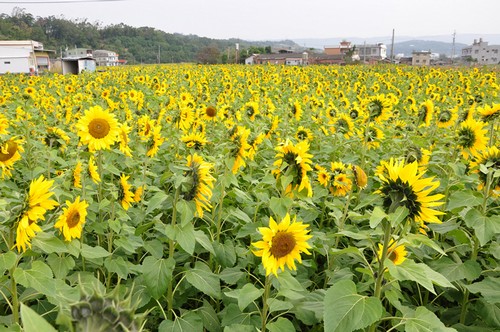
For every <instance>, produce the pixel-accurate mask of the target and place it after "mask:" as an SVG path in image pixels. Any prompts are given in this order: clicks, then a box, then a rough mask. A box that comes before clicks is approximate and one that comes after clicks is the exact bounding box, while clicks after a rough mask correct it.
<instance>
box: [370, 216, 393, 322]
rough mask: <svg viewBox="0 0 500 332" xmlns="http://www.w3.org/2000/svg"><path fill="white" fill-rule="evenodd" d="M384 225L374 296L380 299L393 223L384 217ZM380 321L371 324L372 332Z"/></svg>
mask: <svg viewBox="0 0 500 332" xmlns="http://www.w3.org/2000/svg"><path fill="white" fill-rule="evenodd" d="M382 226H383V228H384V242H383V248H382V255H381V257H380V258H379V262H378V270H377V275H376V279H375V290H374V296H375V297H376V298H378V299H380V297H381V295H382V282H383V280H384V272H385V266H384V262H385V259H386V258H387V253H388V251H389V243H390V241H391V225H390V223H389V221H388V220H385V219H384V220H383V221H382ZM378 323H379V322H375V323H373V324H372V325H371V326H370V332H374V331H375V330H376V329H377V326H378Z"/></svg>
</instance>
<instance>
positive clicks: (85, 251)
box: [81, 243, 111, 259]
mask: <svg viewBox="0 0 500 332" xmlns="http://www.w3.org/2000/svg"><path fill="white" fill-rule="evenodd" d="M81 253H82V256H83V257H85V258H88V259H96V258H104V257H108V256H111V253H110V252H109V251H107V250H106V249H104V248H103V247H100V246H97V247H91V246H89V245H87V244H85V243H82V252H81Z"/></svg>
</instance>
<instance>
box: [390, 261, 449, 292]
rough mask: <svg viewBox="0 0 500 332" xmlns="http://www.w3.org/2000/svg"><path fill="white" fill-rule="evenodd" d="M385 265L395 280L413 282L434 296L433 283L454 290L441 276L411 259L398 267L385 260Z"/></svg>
mask: <svg viewBox="0 0 500 332" xmlns="http://www.w3.org/2000/svg"><path fill="white" fill-rule="evenodd" d="M385 263H386V265H387V268H388V269H389V273H390V274H391V276H392V277H393V278H395V279H396V280H400V281H403V280H411V281H415V282H416V283H418V284H420V285H422V286H424V287H425V288H426V289H427V290H429V291H430V292H432V293H433V294H436V292H435V291H434V286H433V283H435V284H436V285H439V286H442V287H450V288H455V287H454V286H453V285H452V284H451V282H450V281H449V280H448V279H446V278H445V277H444V276H443V275H442V274H440V273H438V272H436V271H434V270H432V269H431V268H430V267H429V266H427V265H426V264H424V263H415V262H414V261H412V260H411V259H407V260H405V261H404V262H403V263H401V264H400V265H394V263H393V262H391V261H390V260H389V259H386V261H385Z"/></svg>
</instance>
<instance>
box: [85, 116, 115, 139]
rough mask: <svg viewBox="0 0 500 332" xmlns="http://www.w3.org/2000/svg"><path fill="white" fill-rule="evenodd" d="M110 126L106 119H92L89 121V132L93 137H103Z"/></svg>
mask: <svg viewBox="0 0 500 332" xmlns="http://www.w3.org/2000/svg"><path fill="white" fill-rule="evenodd" d="M110 129H111V128H110V126H109V123H108V121H106V120H105V119H99V118H98V119H93V120H92V121H90V123H89V133H90V135H92V137H94V138H103V137H106V135H108V133H109V131H110Z"/></svg>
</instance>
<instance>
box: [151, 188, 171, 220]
mask: <svg viewBox="0 0 500 332" xmlns="http://www.w3.org/2000/svg"><path fill="white" fill-rule="evenodd" d="M167 198H168V195H167V194H166V193H165V192H163V191H159V192H157V193H156V194H155V195H154V196H153V197H151V198H149V199H148V201H147V202H148V209H147V210H146V215H147V214H149V213H151V212H152V211H154V210H156V209H157V208H159V207H161V205H162V204H163V203H164V202H165V201H166V200H167Z"/></svg>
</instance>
